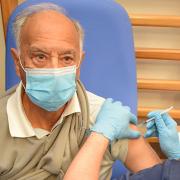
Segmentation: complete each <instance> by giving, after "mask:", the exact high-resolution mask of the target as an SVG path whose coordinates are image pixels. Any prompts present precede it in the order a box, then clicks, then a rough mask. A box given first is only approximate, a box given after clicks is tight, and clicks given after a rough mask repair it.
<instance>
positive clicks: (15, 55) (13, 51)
mask: <svg viewBox="0 0 180 180" xmlns="http://www.w3.org/2000/svg"><path fill="white" fill-rule="evenodd" d="M11 55H12V57H13V60H14V65H15V70H16V74H17V75H18V76H19V77H20V66H19V54H18V51H17V50H16V49H15V48H11Z"/></svg>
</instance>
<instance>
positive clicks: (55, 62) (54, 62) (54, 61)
mask: <svg viewBox="0 0 180 180" xmlns="http://www.w3.org/2000/svg"><path fill="white" fill-rule="evenodd" d="M50 62H51V64H50V66H51V68H59V67H60V65H59V60H58V56H52V57H51V61H50Z"/></svg>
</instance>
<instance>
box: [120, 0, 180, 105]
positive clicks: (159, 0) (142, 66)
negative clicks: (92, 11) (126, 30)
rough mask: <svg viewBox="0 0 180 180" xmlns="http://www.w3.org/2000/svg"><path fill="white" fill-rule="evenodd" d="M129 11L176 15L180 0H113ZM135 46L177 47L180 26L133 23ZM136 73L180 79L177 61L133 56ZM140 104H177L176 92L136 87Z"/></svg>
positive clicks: (179, 102) (179, 101)
mask: <svg viewBox="0 0 180 180" xmlns="http://www.w3.org/2000/svg"><path fill="white" fill-rule="evenodd" d="M117 1H118V2H119V3H120V4H121V5H122V6H123V7H124V8H125V9H126V10H127V11H128V13H130V14H147V15H148V14H150V15H180V0H155V1H147V0H117ZM133 33H134V41H135V47H149V48H152V47H153V48H174V49H180V28H164V27H162V28H161V27H133ZM137 77H138V78H145V79H167V80H180V62H178V61H167V60H165V61H159V60H157V61H154V60H145V59H144V60H143V59H138V60H137ZM138 94H139V101H138V105H139V106H140V107H159V108H165V107H169V106H170V105H174V107H175V108H180V92H167V91H150V90H139V93H138Z"/></svg>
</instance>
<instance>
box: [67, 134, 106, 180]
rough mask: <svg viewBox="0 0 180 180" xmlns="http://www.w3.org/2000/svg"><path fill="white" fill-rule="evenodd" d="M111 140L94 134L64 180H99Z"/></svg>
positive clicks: (81, 150) (77, 156)
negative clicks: (104, 156) (102, 163)
mask: <svg viewBox="0 0 180 180" xmlns="http://www.w3.org/2000/svg"><path fill="white" fill-rule="evenodd" d="M108 144H109V140H108V139H107V138H105V137H104V136H103V135H101V134H98V133H96V132H92V133H91V134H90V136H89V137H88V138H87V140H86V142H85V143H84V145H83V146H82V148H81V149H80V151H79V152H78V154H77V155H76V157H75V158H74V160H73V162H72V163H71V165H70V166H69V168H68V170H67V172H66V174H65V177H64V180H72V179H73V180H76V179H77V180H79V179H86V180H92V179H93V180H96V179H97V180H98V177H99V171H100V166H101V161H102V158H103V155H104V153H105V151H106V148H107V146H108Z"/></svg>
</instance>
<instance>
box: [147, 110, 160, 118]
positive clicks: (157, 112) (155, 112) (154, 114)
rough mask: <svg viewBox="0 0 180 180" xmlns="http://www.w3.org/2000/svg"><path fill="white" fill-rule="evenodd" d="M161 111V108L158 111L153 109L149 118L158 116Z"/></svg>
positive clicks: (148, 115)
mask: <svg viewBox="0 0 180 180" xmlns="http://www.w3.org/2000/svg"><path fill="white" fill-rule="evenodd" d="M159 113H161V111H160V110H156V111H151V112H149V113H148V114H147V117H148V118H153V117H154V116H156V115H157V114H159Z"/></svg>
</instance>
